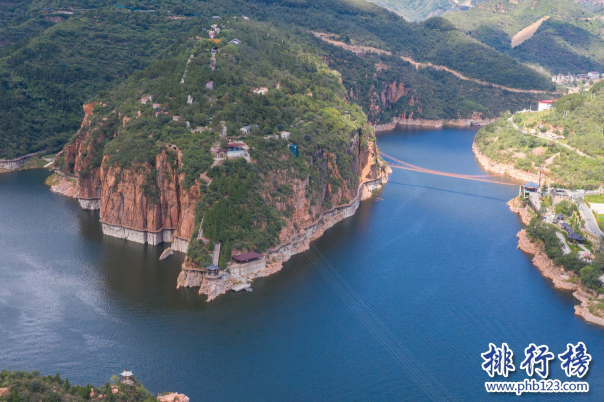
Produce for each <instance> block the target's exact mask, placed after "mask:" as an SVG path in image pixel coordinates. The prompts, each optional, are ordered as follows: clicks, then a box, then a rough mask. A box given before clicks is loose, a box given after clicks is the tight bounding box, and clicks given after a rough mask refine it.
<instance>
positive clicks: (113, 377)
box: [109, 374, 120, 384]
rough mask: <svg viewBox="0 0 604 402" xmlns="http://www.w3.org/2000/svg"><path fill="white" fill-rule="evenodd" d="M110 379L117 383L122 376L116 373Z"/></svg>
mask: <svg viewBox="0 0 604 402" xmlns="http://www.w3.org/2000/svg"><path fill="white" fill-rule="evenodd" d="M109 381H111V383H112V384H117V383H118V382H120V378H119V377H118V376H116V375H115V374H114V375H112V376H111V378H110V379H109Z"/></svg>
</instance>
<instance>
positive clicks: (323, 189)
mask: <svg viewBox="0 0 604 402" xmlns="http://www.w3.org/2000/svg"><path fill="white" fill-rule="evenodd" d="M347 152H348V154H349V155H351V156H353V157H354V159H353V162H352V164H351V167H350V169H351V171H350V172H349V175H350V176H351V177H352V178H353V179H352V180H343V179H342V175H341V173H340V172H339V170H338V166H337V163H336V156H335V155H333V154H329V153H325V154H324V155H322V156H323V158H322V159H323V160H324V163H325V165H326V169H325V172H327V174H328V177H322V178H320V181H321V182H323V183H324V184H323V186H320V187H319V188H318V189H315V190H314V191H313V189H312V188H311V187H310V185H309V179H308V178H307V179H305V180H299V179H292V178H290V177H288V174H287V171H285V170H283V171H275V172H272V173H271V174H270V175H269V176H268V177H266V178H265V180H264V182H265V183H267V184H266V192H265V196H266V198H267V200H268V201H269V203H271V204H273V205H276V206H277V209H278V210H288V209H289V210H290V211H291V212H292V215H291V217H290V218H289V219H287V220H286V223H285V226H284V227H283V228H282V229H281V232H280V233H279V240H280V242H281V243H286V242H289V241H291V239H292V237H293V236H296V235H297V234H298V233H299V232H300V231H301V229H302V228H303V227H305V226H308V225H310V224H312V223H313V222H314V221H315V220H316V219H317V218H318V217H319V216H320V215H321V214H322V213H323V212H325V211H326V210H328V209H331V208H333V207H337V206H339V205H344V204H348V203H349V202H350V201H351V200H353V199H354V198H355V197H357V196H358V195H359V193H358V191H359V186H360V184H361V183H363V182H365V181H368V180H375V179H377V178H379V177H380V173H381V168H380V166H379V165H378V164H377V163H378V162H377V158H376V155H377V152H378V151H377V145H376V143H375V141H372V140H368V141H366V143H365V144H363V145H361V140H360V135H359V134H358V133H356V134H355V135H354V136H352V137H351V138H350V145H349V148H348V150H347ZM329 178H331V180H329ZM333 182H338V183H341V184H340V185H333V184H332V183H333ZM283 185H288V186H290V187H291V188H292V190H293V196H291V197H287V198H286V199H285V200H283V199H282V198H274V197H273V196H272V195H271V194H276V191H275V190H276V189H277V188H278V187H280V186H283ZM309 193H310V196H309ZM313 200H314V201H313Z"/></svg>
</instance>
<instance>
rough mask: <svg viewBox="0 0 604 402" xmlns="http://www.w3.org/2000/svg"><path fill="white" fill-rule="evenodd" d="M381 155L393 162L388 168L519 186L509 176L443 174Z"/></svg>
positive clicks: (381, 153)
mask: <svg viewBox="0 0 604 402" xmlns="http://www.w3.org/2000/svg"><path fill="white" fill-rule="evenodd" d="M380 155H381V156H382V157H383V158H386V159H388V160H390V161H391V163H389V164H388V166H390V167H393V168H397V169H405V170H412V171H414V172H422V173H429V174H435V175H439V176H447V177H455V178H458V179H466V180H475V181H484V182H487V183H495V184H504V185H508V186H517V185H518V183H513V182H511V181H510V177H509V176H493V175H489V174H484V175H467V174H457V173H449V172H441V171H440V170H432V169H426V168H423V167H419V166H415V165H412V164H410V163H407V162H404V161H401V160H399V159H396V158H394V157H392V156H390V155H388V154H385V153H383V152H382V151H380Z"/></svg>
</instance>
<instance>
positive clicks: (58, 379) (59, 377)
mask: <svg viewBox="0 0 604 402" xmlns="http://www.w3.org/2000/svg"><path fill="white" fill-rule="evenodd" d="M54 381H55V382H56V383H58V384H62V383H63V382H62V381H61V376H60V375H59V373H57V374H55V378H54Z"/></svg>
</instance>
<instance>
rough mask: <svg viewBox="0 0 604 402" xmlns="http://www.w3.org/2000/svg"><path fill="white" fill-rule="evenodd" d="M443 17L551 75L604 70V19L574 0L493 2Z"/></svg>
mask: <svg viewBox="0 0 604 402" xmlns="http://www.w3.org/2000/svg"><path fill="white" fill-rule="evenodd" d="M590 4H591V5H595V2H590ZM443 17H444V18H446V19H448V20H449V21H451V22H452V23H453V24H454V25H455V26H456V27H457V28H458V29H461V30H462V31H464V32H466V33H467V34H469V35H470V36H472V37H474V38H476V39H477V40H479V41H480V42H482V43H484V44H486V45H488V46H490V47H492V48H494V49H496V50H498V51H500V52H502V53H504V54H507V55H509V56H512V57H514V58H516V59H518V60H519V61H522V62H525V63H531V64H538V65H540V66H542V67H544V68H546V69H547V70H549V71H550V72H551V73H568V72H571V73H582V72H587V71H590V70H597V71H602V70H603V69H604V34H603V33H602V32H603V31H604V20H603V19H602V18H603V17H602V16H601V15H597V14H595V13H593V12H591V11H589V10H587V9H586V8H584V7H582V6H581V5H579V4H577V3H575V2H574V1H572V0H537V1H532V2H528V1H526V2H522V1H520V2H517V1H515V2H511V1H506V0H491V1H488V2H484V3H480V4H479V5H477V6H476V7H473V8H472V9H471V10H467V11H461V12H447V13H445V14H444V15H443Z"/></svg>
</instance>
